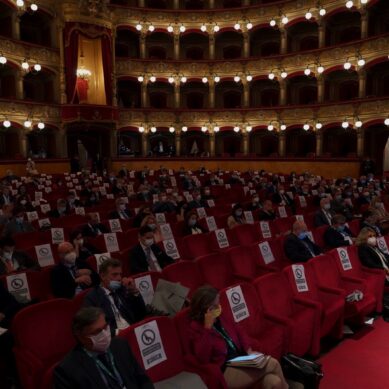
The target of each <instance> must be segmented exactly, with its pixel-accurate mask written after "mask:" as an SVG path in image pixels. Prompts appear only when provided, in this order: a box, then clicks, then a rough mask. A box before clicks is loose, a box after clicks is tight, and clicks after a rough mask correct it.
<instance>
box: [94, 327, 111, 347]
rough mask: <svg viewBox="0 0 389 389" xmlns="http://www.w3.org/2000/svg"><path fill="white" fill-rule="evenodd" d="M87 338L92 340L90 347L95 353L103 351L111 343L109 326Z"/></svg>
mask: <svg viewBox="0 0 389 389" xmlns="http://www.w3.org/2000/svg"><path fill="white" fill-rule="evenodd" d="M89 339H90V340H91V341H92V349H93V351H96V352H97V353H105V352H106V351H107V350H108V347H109V345H110V344H111V331H110V329H109V327H107V328H106V329H104V330H101V331H100V332H99V333H98V334H96V335H91V336H90V337H89Z"/></svg>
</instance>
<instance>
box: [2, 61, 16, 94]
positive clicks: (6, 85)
mask: <svg viewBox="0 0 389 389" xmlns="http://www.w3.org/2000/svg"><path fill="white" fill-rule="evenodd" d="M7 65H8V62H7V64H6V66H0V98H3V99H16V98H17V95H16V79H17V71H18V70H16V69H15V68H14V67H13V66H7Z"/></svg>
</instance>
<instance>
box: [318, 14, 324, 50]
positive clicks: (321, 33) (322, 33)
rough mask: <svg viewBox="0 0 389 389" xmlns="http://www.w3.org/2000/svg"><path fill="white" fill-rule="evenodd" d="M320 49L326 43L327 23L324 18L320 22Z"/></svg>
mask: <svg viewBox="0 0 389 389" xmlns="http://www.w3.org/2000/svg"><path fill="white" fill-rule="evenodd" d="M318 29H319V49H321V48H322V47H324V46H325V45H326V24H325V21H324V20H321V21H320V23H319V27H318Z"/></svg>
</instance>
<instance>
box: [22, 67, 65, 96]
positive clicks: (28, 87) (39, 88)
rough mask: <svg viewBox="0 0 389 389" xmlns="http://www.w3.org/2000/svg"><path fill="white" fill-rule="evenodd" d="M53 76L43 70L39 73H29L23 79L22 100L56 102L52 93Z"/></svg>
mask: <svg viewBox="0 0 389 389" xmlns="http://www.w3.org/2000/svg"><path fill="white" fill-rule="evenodd" d="M54 78H55V76H54V74H53V73H50V72H48V71H44V70H43V69H42V70H41V71H40V72H38V73H37V72H34V71H30V72H29V73H27V74H26V75H25V76H24V77H23V91H24V99H25V100H30V101H36V102H40V103H52V102H53V101H55V102H57V101H56V94H55V93H54Z"/></svg>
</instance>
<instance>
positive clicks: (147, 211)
mask: <svg viewBox="0 0 389 389" xmlns="http://www.w3.org/2000/svg"><path fill="white" fill-rule="evenodd" d="M148 215H152V213H151V208H150V205H142V206H141V207H140V208H139V211H138V213H137V214H136V215H135V217H134V221H133V223H132V226H133V227H134V228H139V227H140V225H141V224H142V221H143V219H144V218H145V217H146V216H148Z"/></svg>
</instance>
